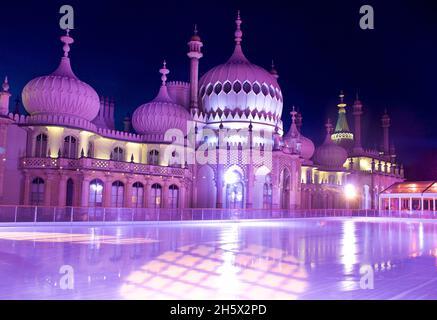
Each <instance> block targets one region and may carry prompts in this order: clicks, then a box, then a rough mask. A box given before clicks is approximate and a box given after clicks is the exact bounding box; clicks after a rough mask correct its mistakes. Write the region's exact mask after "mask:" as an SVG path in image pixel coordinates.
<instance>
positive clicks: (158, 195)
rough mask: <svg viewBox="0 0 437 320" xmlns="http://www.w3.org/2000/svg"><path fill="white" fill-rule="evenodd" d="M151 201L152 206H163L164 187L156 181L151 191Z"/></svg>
mask: <svg viewBox="0 0 437 320" xmlns="http://www.w3.org/2000/svg"><path fill="white" fill-rule="evenodd" d="M150 200H151V201H150V203H151V205H152V208H161V206H162V187H161V186H160V185H159V184H157V183H155V184H154V185H152V192H151V193H150Z"/></svg>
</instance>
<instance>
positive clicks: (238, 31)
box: [235, 10, 243, 45]
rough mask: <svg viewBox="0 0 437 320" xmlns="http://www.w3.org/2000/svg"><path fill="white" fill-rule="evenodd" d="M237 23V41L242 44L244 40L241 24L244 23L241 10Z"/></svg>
mask: <svg viewBox="0 0 437 320" xmlns="http://www.w3.org/2000/svg"><path fill="white" fill-rule="evenodd" d="M235 23H236V24H237V30H236V31H235V42H236V43H237V45H240V44H241V41H242V40H243V31H241V24H242V23H243V21H242V20H241V16H240V10H238V13H237V20H236V21H235Z"/></svg>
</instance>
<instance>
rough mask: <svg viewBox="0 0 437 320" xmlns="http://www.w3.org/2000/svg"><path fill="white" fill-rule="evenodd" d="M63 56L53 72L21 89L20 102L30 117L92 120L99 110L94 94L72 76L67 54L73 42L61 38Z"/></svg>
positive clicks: (88, 86) (97, 99) (97, 100)
mask: <svg viewBox="0 0 437 320" xmlns="http://www.w3.org/2000/svg"><path fill="white" fill-rule="evenodd" d="M61 41H62V42H63V43H64V48H63V49H64V56H63V57H62V59H61V63H60V64H59V66H58V68H57V69H56V71H55V72H53V73H52V74H51V75H48V76H42V77H38V78H35V79H33V80H31V81H30V82H29V83H27V84H26V86H25V87H24V89H23V92H22V100H23V105H24V107H25V109H26V111H27V112H28V113H29V114H30V115H32V116H33V115H65V116H71V117H75V118H82V119H85V120H88V121H92V120H93V119H94V118H95V117H96V116H97V114H98V113H99V109H100V100H99V96H98V95H97V93H96V91H95V90H94V89H93V88H92V87H91V86H90V85H88V84H86V83H85V82H82V81H80V80H79V79H78V78H77V77H76V75H75V74H74V73H73V70H72V69H71V65H70V58H69V57H68V53H69V51H70V44H72V43H73V42H74V40H73V38H71V37H70V36H69V35H68V31H67V35H66V36H63V37H61Z"/></svg>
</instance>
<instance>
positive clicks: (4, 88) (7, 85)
mask: <svg viewBox="0 0 437 320" xmlns="http://www.w3.org/2000/svg"><path fill="white" fill-rule="evenodd" d="M2 87H3V92H8V91H9V82H8V76H6V77H5V81H3V85H2Z"/></svg>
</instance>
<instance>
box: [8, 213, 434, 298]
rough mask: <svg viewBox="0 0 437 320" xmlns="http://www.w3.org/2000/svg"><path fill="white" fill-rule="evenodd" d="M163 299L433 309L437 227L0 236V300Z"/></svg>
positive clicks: (358, 224) (275, 224)
mask: <svg viewBox="0 0 437 320" xmlns="http://www.w3.org/2000/svg"><path fill="white" fill-rule="evenodd" d="M62 266H64V269H63V270H62V271H63V272H66V275H67V276H64V277H63V275H64V274H63V273H62V274H61V273H60V269H61V267H62ZM65 266H66V267H65ZM360 268H361V272H362V274H360ZM372 274H373V287H374V289H361V286H360V279H361V283H362V284H363V285H364V286H366V285H367V286H369V285H371V282H369V281H367V279H370V277H371V276H372ZM362 275H365V277H364V278H362ZM72 280H73V281H72ZM68 284H70V285H71V286H72V287H73V289H65V287H66V286H67V287H68ZM162 298H165V299H234V298H236V299H240V298H241V299H437V223H436V222H431V221H430V222H412V221H402V222H399V221H393V220H387V219H385V220H383V219H381V218H380V219H379V220H375V219H373V220H370V219H365V218H356V219H351V218H349V219H323V218H320V219H306V220H305V219H298V220H288V221H272V222H266V221H258V222H256V221H254V222H239V223H218V224H211V223H209V224H208V223H185V224H173V225H169V224H167V225H164V224H162V225H143V226H140V225H136V226H124V227H112V226H105V227H84V226H80V227H79V226H78V227H76V226H75V227H61V226H56V227H20V228H9V227H0V299H162Z"/></svg>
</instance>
